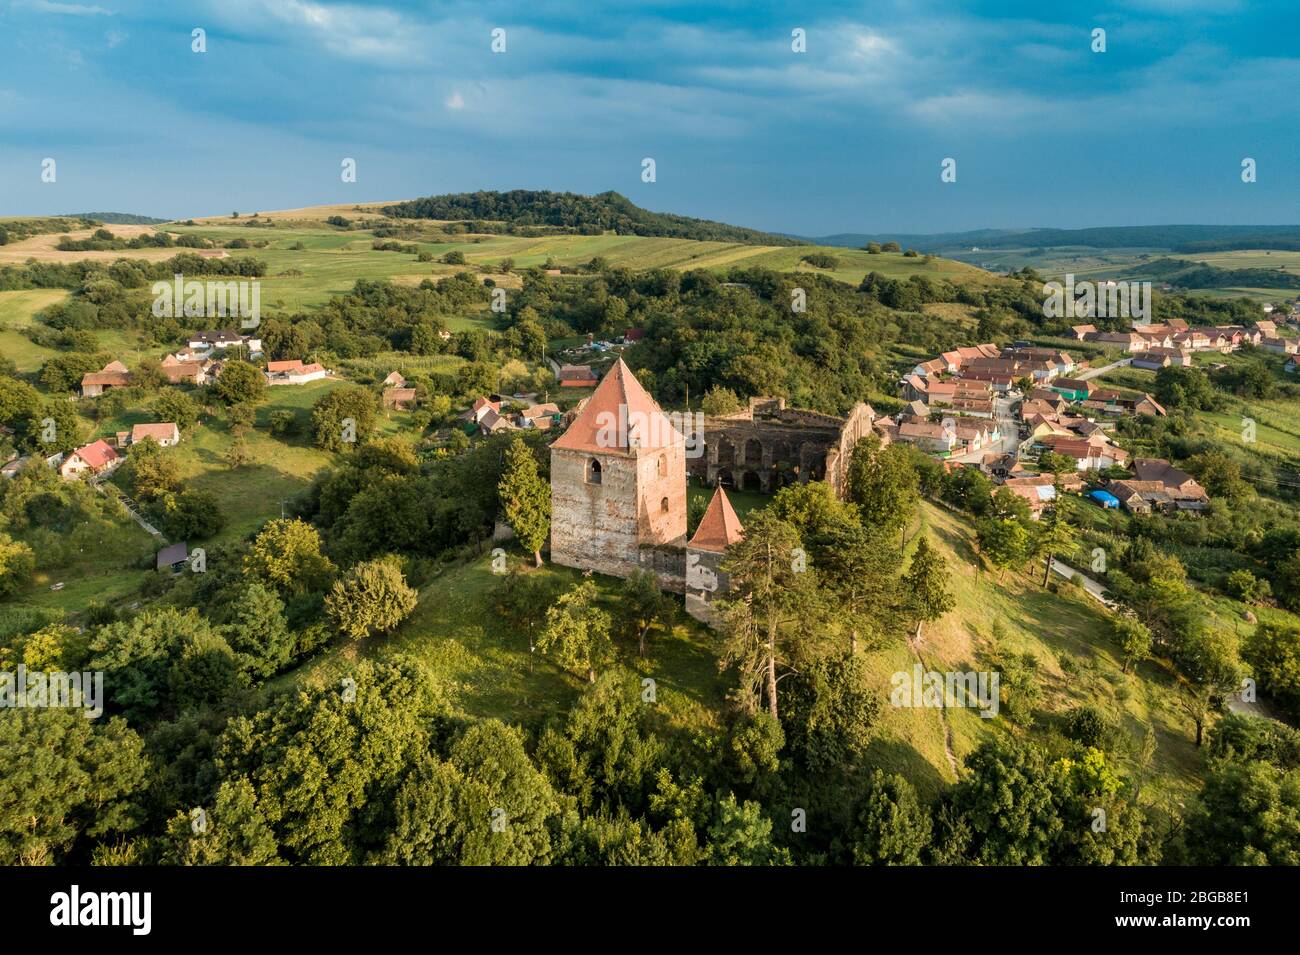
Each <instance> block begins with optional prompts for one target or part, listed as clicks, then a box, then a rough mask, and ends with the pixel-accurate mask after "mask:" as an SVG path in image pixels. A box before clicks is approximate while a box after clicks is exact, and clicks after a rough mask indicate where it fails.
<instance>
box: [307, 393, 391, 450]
mask: <svg viewBox="0 0 1300 955" xmlns="http://www.w3.org/2000/svg"><path fill="white" fill-rule="evenodd" d="M377 418H378V411H377V408H376V400H375V395H374V393H373V392H372V391H370V389H368V388H363V387H361V386H360V385H344V386H343V387H342V388H336V389H334V390H333V391H331V392H330V393H329V394H326V395H322V396H321V397H320V398H318V399H317V400H316V404H315V405H313V406H312V412H311V425H312V433H313V435H314V437H315V439H316V445H317V447H319V448H321V449H323V450H325V451H342V450H345V449H350V448H353V447H355V446H356V445H357V444H361V443H364V442H365V441H367V440H368V439H369V438H370V435H371V434H372V433H373V432H374V429H375V421H376V420H377Z"/></svg>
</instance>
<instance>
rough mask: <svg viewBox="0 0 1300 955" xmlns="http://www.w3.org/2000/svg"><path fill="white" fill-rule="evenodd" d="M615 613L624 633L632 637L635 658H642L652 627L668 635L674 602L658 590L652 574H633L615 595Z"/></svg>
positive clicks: (674, 614) (674, 609) (672, 619)
mask: <svg viewBox="0 0 1300 955" xmlns="http://www.w3.org/2000/svg"><path fill="white" fill-rule="evenodd" d="M619 612H620V614H621V615H622V617H623V620H624V621H625V622H626V625H627V628H628V630H630V631H631V632H632V633H633V634H634V635H635V636H636V652H637V656H641V657H643V656H645V638H646V634H647V633H649V632H650V628H651V627H654V626H655V625H656V624H657V625H659V626H660V627H662V628H663V629H664V630H665V631H671V630H672V626H673V622H674V620H675V619H676V615H677V601H676V600H674V599H673V598H672V597H670V596H669V595H668V594H666V593H664V592H663V591H662V590H660V589H659V578H658V577H656V576H655V575H654V573H653V572H652V571H648V570H635V571H633V572H632V576H630V577H628V578H627V579H626V580H625V581H623V586H622V588H620V591H619Z"/></svg>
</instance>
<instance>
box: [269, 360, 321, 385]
mask: <svg viewBox="0 0 1300 955" xmlns="http://www.w3.org/2000/svg"><path fill="white" fill-rule="evenodd" d="M328 374H329V372H328V371H327V370H326V369H325V366H323V365H321V364H318V363H317V362H312V363H311V364H309V365H305V364H303V362H302V360H301V359H298V358H294V359H292V360H289V361H269V362H267V363H266V382H267V384H269V385H303V384H306V383H307V382H309V381H318V380H319V379H321V378H324V377H326V376H327V375H328Z"/></svg>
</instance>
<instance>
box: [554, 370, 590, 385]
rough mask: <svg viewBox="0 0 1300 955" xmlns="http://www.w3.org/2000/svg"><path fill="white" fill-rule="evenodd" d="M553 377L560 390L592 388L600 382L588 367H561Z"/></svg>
mask: <svg viewBox="0 0 1300 955" xmlns="http://www.w3.org/2000/svg"><path fill="white" fill-rule="evenodd" d="M555 377H556V378H557V379H558V380H559V383H560V387H561V388H594V387H595V386H596V383H597V382H598V381H600V376H599V375H597V374H596V372H595V371H593V370H592V368H591V366H590V365H561V366H560V371H559V373H558V374H557V375H556V376H555Z"/></svg>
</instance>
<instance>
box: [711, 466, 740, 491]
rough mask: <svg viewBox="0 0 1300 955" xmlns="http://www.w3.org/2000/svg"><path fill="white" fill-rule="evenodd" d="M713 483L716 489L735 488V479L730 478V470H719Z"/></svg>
mask: <svg viewBox="0 0 1300 955" xmlns="http://www.w3.org/2000/svg"><path fill="white" fill-rule="evenodd" d="M714 483H715V484H716V485H717V486H718V487H731V488H734V487H735V486H736V479H735V478H734V477H732V475H731V469H730V468H721V469H719V471H718V476H717V478H715V479H714Z"/></svg>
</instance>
